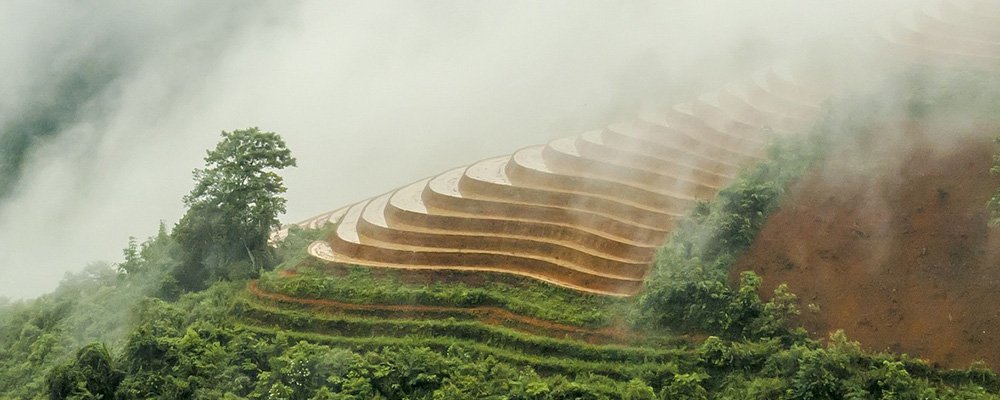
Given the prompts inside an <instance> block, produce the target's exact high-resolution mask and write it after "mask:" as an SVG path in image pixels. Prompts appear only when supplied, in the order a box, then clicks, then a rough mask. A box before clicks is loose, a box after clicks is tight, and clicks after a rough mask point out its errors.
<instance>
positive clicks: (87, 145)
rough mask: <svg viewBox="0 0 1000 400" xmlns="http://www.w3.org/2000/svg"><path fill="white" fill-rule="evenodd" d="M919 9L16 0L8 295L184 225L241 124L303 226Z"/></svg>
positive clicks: (7, 197)
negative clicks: (221, 139) (262, 135)
mask: <svg viewBox="0 0 1000 400" xmlns="http://www.w3.org/2000/svg"><path fill="white" fill-rule="evenodd" d="M904 3H905V2H904V1H902V0H897V1H887V2H880V3H879V4H877V5H876V4H871V3H870V2H863V1H859V0H851V1H841V2H821V1H802V0H771V1H763V2H742V1H736V0H712V1H702V0H697V1H695V0H685V1H670V2H663V1H633V2H625V3H623V2H618V1H606V2H593V1H588V2H581V1H558V2H557V1H553V2H529V1H524V2H517V1H495V2H486V1H476V2H459V1H436V2H419V3H417V2H412V3H410V2H372V1H359V2H320V1H316V2H310V1H299V2H286V1H274V2H255V3H252V4H246V3H244V2H236V1H213V2H201V1H176V2H169V3H161V2H152V1H142V2H125V3H122V2H112V1H98V2H91V3H90V4H87V5H84V4H81V3H79V2H72V1H55V2H31V1H13V2H4V3H2V4H0V71H3V72H2V73H0V157H4V159H3V160H0V173H2V174H3V175H2V176H0V296H8V297H12V298H22V297H33V296H37V295H39V294H42V293H44V292H47V291H50V290H52V289H53V288H54V287H55V286H56V285H57V284H58V282H59V280H60V279H61V277H62V276H63V275H64V274H65V273H66V272H67V271H76V270H79V269H81V268H83V267H84V266H85V265H87V264H88V263H89V262H91V261H94V260H107V261H112V262H114V261H117V260H119V258H120V254H121V249H122V248H123V247H125V245H126V244H127V240H128V237H129V236H136V237H138V238H140V240H142V238H145V237H146V236H149V235H151V234H153V233H154V232H155V230H156V228H157V225H158V221H160V220H164V221H166V223H167V224H168V226H171V225H172V224H173V222H174V221H176V220H177V219H178V218H179V217H180V215H181V214H182V213H183V205H182V203H181V197H182V196H183V195H184V194H186V193H187V192H188V191H189V190H190V188H191V187H192V185H193V182H192V179H191V170H192V169H194V168H198V167H201V166H202V157H204V154H205V150H206V149H208V148H210V147H212V146H213V145H214V143H215V142H216V141H217V139H218V135H219V132H220V131H222V130H233V129H241V128H245V127H248V126H259V127H260V128H261V129H264V130H269V131H275V132H278V133H279V134H281V135H282V136H283V137H284V138H285V139H286V141H287V143H288V147H289V148H290V149H291V150H292V152H293V154H294V155H295V156H296V157H297V159H298V167H297V168H294V169H291V170H288V171H285V173H284V176H285V178H286V185H287V186H288V188H289V191H288V193H287V198H288V200H289V201H288V214H287V215H285V216H284V217H283V220H284V221H286V222H291V221H296V220H300V219H303V218H306V217H308V216H310V215H314V214H319V213H321V212H323V211H327V210H330V209H333V208H338V207H340V206H342V205H345V204H348V203H351V202H354V201H357V200H360V199H363V198H366V197H370V196H372V195H376V194H378V193H382V192H385V191H387V190H389V189H392V188H394V187H398V186H401V185H404V184H407V183H409V182H412V181H415V180H417V179H420V178H423V177H425V176H429V175H432V174H435V173H438V172H441V171H444V170H446V169H448V168H451V167H455V166H458V165H463V164H468V163H471V162H474V161H476V160H479V159H483V158H487V157H490V156H495V155H502V154H507V153H511V152H512V151H514V150H516V149H518V148H520V147H524V146H527V145H532V144H538V143H543V142H545V141H547V140H550V139H552V138H556V137H560V136H566V135H572V134H576V133H579V132H581V131H583V130H586V129H591V128H596V127H601V126H603V125H606V124H608V123H609V122H612V121H616V120H621V119H624V118H628V117H629V116H631V115H633V114H634V113H635V112H636V111H638V110H639V109H640V108H641V107H643V106H646V105H650V104H669V103H671V102H673V101H678V100H684V99H687V98H690V97H693V96H695V95H697V94H698V93H700V92H701V91H704V90H709V89H712V88H716V87H719V86H720V85H721V84H723V83H725V82H726V81H728V80H730V79H732V78H735V77H740V76H743V75H746V74H747V73H749V72H751V71H752V70H754V69H755V68H757V67H760V66H761V65H765V64H767V63H769V62H771V61H772V60H774V59H776V58H780V57H783V56H786V55H789V54H796V53H799V52H801V51H802V50H803V49H808V48H810V46H813V45H814V44H815V41H816V40H818V39H823V38H828V37H831V36H836V35H842V34H843V33H844V32H851V31H853V30H856V29H858V27H861V26H865V24H866V23H868V21H870V20H872V19H873V18H877V17H879V16H882V15H885V14H886V13H887V12H889V11H891V10H896V9H899V8H900V6H901V5H903V4H904ZM25 138H27V139H25Z"/></svg>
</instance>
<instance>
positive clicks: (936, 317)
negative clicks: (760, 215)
mask: <svg viewBox="0 0 1000 400" xmlns="http://www.w3.org/2000/svg"><path fill="white" fill-rule="evenodd" d="M884 128H885V131H886V132H885V133H884V134H883V132H879V133H878V134H875V135H872V136H871V137H870V138H869V139H867V140H860V141H858V142H855V143H851V144H848V145H845V146H840V147H838V149H837V150H835V151H834V152H833V154H832V155H831V156H830V157H829V158H828V159H827V160H826V161H825V162H822V163H820V164H821V168H816V169H814V170H813V171H811V172H810V173H808V174H807V175H806V176H804V177H803V178H802V179H800V180H799V181H798V182H797V183H795V184H794V185H793V186H792V187H791V189H790V191H789V194H788V196H787V197H786V199H785V202H784V204H783V205H782V206H781V208H780V209H779V211H778V212H776V213H775V214H774V215H773V216H772V217H771V218H770V219H769V220H768V222H767V224H766V226H765V227H764V229H763V230H762V232H761V233H760V234H759V235H758V236H757V239H756V241H755V242H754V244H753V246H752V248H751V249H750V251H749V252H748V253H747V254H746V255H745V256H744V257H743V258H742V259H741V260H739V262H738V263H737V266H736V268H734V269H733V274H734V276H735V274H737V273H738V272H739V271H743V270H747V269H752V270H754V271H756V272H757V273H758V274H760V275H762V276H763V278H764V285H765V287H764V288H762V294H765V295H766V294H767V293H770V292H771V291H772V290H773V289H774V287H775V286H777V285H778V284H780V283H782V282H785V283H788V286H789V288H790V289H791V290H792V292H794V293H796V294H797V295H798V296H799V300H800V303H801V306H802V316H801V318H800V320H801V323H802V324H803V326H805V327H806V329H808V330H809V331H810V332H811V333H812V334H813V335H814V336H816V337H818V338H822V337H826V336H827V334H828V333H829V332H831V331H834V330H837V329H843V330H844V331H845V332H846V333H847V335H848V337H850V338H852V339H853V340H857V341H859V342H861V343H862V344H863V345H864V346H865V347H867V348H869V349H871V350H876V351H881V350H890V351H893V352H897V353H907V354H910V355H912V356H918V357H921V358H925V359H928V360H930V361H932V362H935V363H938V364H940V365H943V366H947V367H965V366H967V365H969V364H970V363H971V362H974V361H976V360H983V361H985V362H986V363H987V364H988V365H989V366H991V367H992V368H994V369H997V368H1000V296H998V293H1000V230H997V229H1000V228H996V229H990V228H989V227H988V226H987V221H988V214H987V213H986V211H985V204H986V202H987V200H988V199H989V198H990V196H991V194H992V192H993V191H994V190H995V189H996V188H997V187H998V186H1000V179H998V178H997V177H994V176H991V175H990V174H989V169H990V165H991V157H992V155H993V153H994V152H995V151H996V148H995V147H994V145H993V144H992V142H991V140H990V138H991V137H992V136H993V135H996V134H998V133H1000V124H996V123H993V124H990V123H969V122H967V121H939V122H938V123H920V124H916V123H912V122H910V123H903V124H897V125H888V124H887V125H886V126H885V127H884ZM894 128H899V129H894ZM893 132H898V133H893ZM809 304H814V305H816V306H818V310H817V309H816V307H811V308H812V310H810V307H808V305H809Z"/></svg>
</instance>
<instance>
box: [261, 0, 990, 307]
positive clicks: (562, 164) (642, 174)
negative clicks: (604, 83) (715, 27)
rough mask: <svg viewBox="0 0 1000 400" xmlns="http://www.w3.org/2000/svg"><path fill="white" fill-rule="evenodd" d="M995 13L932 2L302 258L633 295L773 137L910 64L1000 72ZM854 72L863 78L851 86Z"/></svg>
mask: <svg viewBox="0 0 1000 400" xmlns="http://www.w3.org/2000/svg"><path fill="white" fill-rule="evenodd" d="M998 11H1000V6H997V4H996V3H994V2H990V1H977V0H940V1H934V2H929V3H927V4H925V5H924V6H922V7H920V8H917V9H913V10H906V11H905V12H902V13H900V14H898V15H895V16H892V17H890V18H887V19H886V20H885V21H880V22H879V23H876V24H874V28H873V29H871V30H870V31H866V32H862V33H860V34H857V35H855V37H854V38H853V40H851V41H849V44H848V45H845V46H844V47H847V48H848V49H847V50H844V51H845V52H846V53H844V54H846V55H848V56H847V57H844V59H843V60H840V61H838V62H836V63H834V64H833V65H835V67H831V66H830V64H829V60H821V61H822V63H819V64H822V65H825V66H824V67H823V68H818V67H817V66H816V65H817V64H818V63H815V62H811V61H810V60H803V61H799V62H796V63H784V64H780V65H777V66H775V67H772V68H770V69H767V70H765V71H763V72H761V73H758V74H756V75H754V76H752V77H751V78H750V79H747V80H745V81H742V82H736V83H733V84H730V85H727V86H725V87H724V88H722V89H720V90H718V91H715V92H712V93H708V94H705V95H704V96H701V97H699V98H698V99H696V100H693V101H690V102H687V103H683V104H679V105H676V106H674V107H672V108H669V109H666V110H657V111H654V112H648V113H645V114H643V115H641V116H639V117H638V118H636V119H635V120H631V121H625V122H621V123H615V124H611V125H609V126H607V127H605V128H603V129H598V130H594V131H590V132H585V133H582V134H580V135H577V136H572V137H566V138H561V139H557V140H553V141H551V142H549V143H547V144H544V145H538V146H530V147H526V148H523V149H521V150H519V151H517V152H515V153H514V154H512V155H508V156H500V157H495V158H490V159H486V160H483V161H480V162H477V163H474V164H472V165H469V166H463V167H458V168H455V169H452V170H449V171H446V172H444V173H442V174H440V175H437V176H433V177H430V178H427V179H424V180H421V181H418V182H414V183H412V184H410V185H407V186H404V187H402V188H399V189H395V190H392V191H389V192H387V193H385V194H383V195H380V196H377V197H374V198H372V199H369V200H365V201H361V202H359V203H357V204H353V205H349V206H346V207H344V208H341V209H338V210H336V211H333V212H329V213H325V214H322V215H319V216H317V217H315V218H312V219H310V220H307V221H304V222H302V223H300V224H299V225H301V226H307V227H318V226H322V225H324V224H327V223H336V224H337V228H336V230H335V231H334V232H332V233H331V234H330V235H329V237H327V238H326V239H325V240H322V241H317V242H315V243H312V244H311V245H310V246H309V252H310V254H312V255H313V256H314V257H317V258H319V259H322V260H325V261H329V262H331V263H339V264H351V265H365V266H370V267H383V268H399V269H409V270H444V269H447V270H465V271H479V272H489V273H505V274H516V275H521V276H527V277H531V278H534V279H538V280H541V281H545V282H549V283H553V284H556V285H560V286H564V287H568V288H572V289H575V290H580V291H585V292H590V293H597V294H603V295H613V296H629V295H634V294H636V293H638V292H639V291H640V290H641V289H642V286H643V280H644V278H645V277H646V275H647V274H648V272H649V268H650V263H651V261H652V257H653V255H654V253H655V251H656V249H657V248H658V246H660V245H662V244H663V243H664V241H665V240H666V239H667V237H668V236H669V234H670V232H671V229H672V227H673V226H674V224H675V222H676V221H677V220H678V218H679V217H681V216H683V215H684V214H685V213H687V212H688V211H689V210H691V209H692V207H694V206H695V205H696V204H697V203H698V202H700V201H705V200H710V199H712V198H713V196H714V195H715V194H716V193H717V191H718V190H719V189H720V188H721V187H724V186H726V185H727V184H728V183H729V182H731V181H732V180H733V178H734V176H735V175H736V174H737V173H738V172H739V171H740V170H741V169H742V168H745V167H746V166H748V165H753V164H754V163H756V162H758V161H760V160H761V159H763V157H765V149H766V147H767V145H768V143H769V142H770V141H771V140H772V139H773V138H774V137H776V136H781V135H793V134H798V133H803V132H807V131H808V130H809V127H810V126H811V125H812V124H813V122H814V121H815V119H816V118H817V115H818V113H819V110H820V106H821V104H822V103H823V101H824V100H825V99H826V98H828V97H829V96H830V95H831V94H833V93H837V92H840V91H844V90H848V89H849V88H850V87H852V85H853V84H855V83H862V82H860V81H864V80H866V79H867V80H870V79H879V76H881V75H882V74H886V73H891V71H893V70H895V69H898V68H900V67H902V66H905V65H908V64H911V63H914V62H916V63H922V64H932V65H948V66H960V67H963V68H967V67H972V68H995V67H996V66H998V65H1000V41H998V38H1000V28H997V26H1000V24H997V22H998V21H1000V20H998V18H1000V17H998V16H1000V12H998ZM862 70H864V72H865V74H864V76H865V78H862V77H861V76H858V75H855V73H857V72H860V71H862ZM873 70H875V71H877V72H873ZM852 79H853V80H852ZM280 235H281V233H279V236H280Z"/></svg>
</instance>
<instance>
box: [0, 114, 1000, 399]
mask: <svg viewBox="0 0 1000 400" xmlns="http://www.w3.org/2000/svg"><path fill="white" fill-rule="evenodd" d="M921 99H922V98H921ZM921 101H923V100H921ZM869 105H870V103H866V102H865V101H863V99H857V98H854V99H847V100H845V101H844V102H841V103H837V104H831V105H829V107H828V113H827V115H826V117H825V118H824V119H823V120H822V121H821V122H820V123H818V124H817V127H816V129H815V130H814V132H813V134H812V135H808V136H803V137H799V138H785V139H779V140H777V141H776V144H775V146H774V147H773V149H772V151H771V154H770V156H771V158H770V160H769V161H768V162H765V163H762V164H761V165H759V166H757V167H755V168H753V169H751V170H749V171H747V172H745V173H744V174H743V175H741V176H740V177H739V178H738V179H737V181H736V182H734V183H733V184H732V185H731V186H730V187H729V188H727V189H725V190H723V191H722V192H721V193H720V194H719V196H718V198H717V199H716V200H715V201H713V202H711V203H704V204H701V205H699V206H698V207H697V208H696V209H695V210H694V211H693V212H692V213H691V215H690V216H689V217H688V218H687V219H686V220H684V221H683V222H681V223H680V225H679V227H678V228H677V231H676V234H675V235H674V237H673V238H672V239H671V240H670V242H669V243H668V244H667V245H666V246H664V247H663V249H662V250H661V251H660V253H659V255H658V257H657V261H656V264H655V266H654V271H653V274H652V275H651V277H650V279H649V281H648V282H647V289H646V290H645V291H644V292H643V294H642V295H641V296H639V297H638V298H635V299H629V300H621V299H608V298H603V297H598V296H591V295H583V294H579V293H575V292H572V291H569V290H566V289H561V288H555V287H552V286H550V285H545V284H540V283H536V282H532V281H529V280H523V279H520V278H510V279H498V280H495V281H494V280H484V281H483V282H461V281H458V282H451V283H434V284H430V285H428V284H424V283H421V282H419V281H411V280H408V279H407V278H406V277H404V276H402V275H398V274H393V273H384V272H379V273H376V272H373V271H371V270H369V269H365V268H360V267H351V266H343V267H338V269H331V267H329V266H326V265H323V264H321V263H318V262H316V261H312V260H310V259H309V258H308V257H307V256H306V255H305V253H304V251H303V250H304V248H305V245H306V244H307V243H308V242H309V241H311V240H313V239H315V238H319V237H322V236H323V235H324V232H322V231H298V230H293V232H292V233H291V235H290V236H289V238H288V239H286V241H285V242H284V243H283V244H282V245H281V246H280V247H279V248H278V250H277V252H276V254H275V255H274V257H273V259H268V260H267V261H266V262H265V261H263V260H261V257H258V255H259V254H262V253H255V252H254V248H251V247H250V246H249V245H248V246H242V251H239V250H241V246H233V245H234V244H240V245H242V244H248V243H249V242H245V241H243V240H242V239H235V240H234V239H232V238H233V237H229V238H228V239H226V238H225V237H224V235H221V234H216V233H212V234H206V235H205V236H199V237H202V238H203V239H204V241H205V242H204V243H198V242H197V241H195V242H191V241H189V240H188V241H186V239H185V235H187V233H184V229H189V228H191V226H189V225H186V224H189V223H194V218H189V219H188V222H182V223H179V224H178V226H177V227H175V228H174V230H173V232H168V231H167V229H166V227H165V226H163V225H161V229H160V232H159V233H158V234H157V235H156V236H154V237H151V238H149V239H148V240H145V241H143V242H142V243H137V242H136V241H134V240H133V241H130V243H129V244H128V245H127V247H126V248H125V250H124V260H123V261H122V262H121V263H119V264H115V265H114V266H112V265H107V264H95V265H93V266H91V267H88V268H87V269H86V270H85V271H84V272H82V273H80V274H75V275H70V276H67V278H66V279H65V280H64V282H63V283H62V285H61V286H60V288H59V289H58V290H57V291H56V292H54V293H52V294H49V295H46V296H43V297H41V298H39V299H36V300H32V301H24V302H14V303H11V304H6V305H4V304H0V398H16V399H21V398H25V399H43V398H50V399H65V398H76V399H97V398H103V399H111V398H116V399H140V398H141V399H145V398H154V399H179V398H204V399H303V400H305V399H371V398H384V399H398V398H412V399H619V398H620V399H675V398H683V399H708V398H713V399H867V398H874V399H988V398H1000V380H998V378H997V376H996V374H995V373H993V372H992V371H990V370H988V369H986V368H984V367H982V366H973V367H971V368H969V369H966V370H943V369H939V368H935V367H932V366H930V365H928V364H927V363H926V362H924V361H921V360H915V359H911V358H908V357H905V356H897V355H890V354H872V353H867V352H865V351H863V350H862V349H861V348H860V346H859V345H858V344H857V343H855V342H852V341H850V340H849V339H848V338H847V337H845V336H844V334H843V333H839V332H838V333H834V334H833V335H831V337H830V338H828V340H825V341H817V340H812V339H810V338H807V337H806V336H805V335H804V333H803V332H802V331H801V330H799V329H795V327H794V326H792V325H791V324H789V317H790V316H794V315H795V314H796V313H797V312H798V309H797V303H796V301H795V296H794V294H792V293H789V292H788V291H787V289H784V288H783V287H779V289H778V290H777V291H775V292H774V293H773V294H770V296H769V299H767V300H765V299H762V298H761V297H759V295H758V289H759V287H760V285H761V280H760V279H761V278H760V277H758V276H756V275H753V274H751V273H746V274H744V275H742V276H741V280H740V282H738V283H735V282H729V280H728V270H729V266H730V265H731V264H732V262H733V261H734V260H735V259H736V258H737V257H738V256H739V255H740V253H741V252H743V251H744V250H745V249H746V248H748V246H749V245H750V244H751V242H752V240H753V239H754V237H755V236H756V233H757V232H758V230H759V229H760V228H761V226H762V225H763V223H764V222H765V221H766V220H767V217H768V215H769V214H770V213H771V212H773V211H774V210H776V209H777V208H778V207H779V206H780V202H781V200H782V195H783V193H784V191H785V189H786V188H787V187H788V185H789V184H790V183H791V182H793V181H794V180H795V178H796V177H797V176H799V175H800V174H802V173H803V171H805V169H806V168H807V167H808V166H809V165H810V164H811V163H812V162H813V161H814V160H816V159H818V158H821V157H823V155H824V154H825V152H826V151H827V150H828V149H829V148H830V146H834V145H836V143H831V142H832V141H833V140H832V139H831V138H833V137H838V135H839V137H845V136H849V135H848V134H850V135H864V134H866V133H867V129H869V128H868V127H869V125H870V123H871V121H872V120H874V119H875V117H876V116H877V115H878V114H879V113H881V111H882V110H883V109H880V108H875V107H869ZM903 105H904V106H912V103H911V104H909V105H907V104H903ZM895 107H898V105H897V106H895ZM904 109H906V107H904ZM913 109H914V108H913V107H910V108H909V110H911V111H912V110H913ZM924 111H926V110H921V112H924ZM838 140H839V139H838ZM281 147H282V148H283V143H282V144H281ZM201 176H205V175H201ZM278 184H279V186H280V180H279V181H278ZM272 187H273V186H272ZM192 193H193V195H192V196H191V197H189V199H194V198H196V197H197V196H196V195H195V194H196V193H197V189H196V191H193V192H192ZM277 193H278V192H273V193H272V194H274V195H276V194H277ZM199 204H201V203H200V202H198V201H189V202H188V206H189V207H190V210H191V211H189V214H190V213H196V212H202V211H203V210H200V209H199V208H200V207H203V206H200V205H199ZM282 204H283V203H282ZM265 214H266V213H265ZM268 215H269V214H268ZM216 216H218V215H216ZM213 218H214V217H213ZM217 221H221V219H220V220H217ZM258 226H263V225H258ZM216 232H217V231H216ZM257 233H259V231H257ZM257 238H258V239H259V236H258V237H257ZM216 241H221V242H220V243H227V244H226V245H225V246H223V247H220V248H213V247H212V246H216V245H218V243H216ZM258 243H259V242H258ZM191 246H202V247H200V248H199V249H201V250H205V249H209V250H208V251H209V253H212V252H215V251H219V252H222V253H224V254H227V255H228V256H229V257H231V258H213V259H212V260H214V261H212V262H214V264H213V263H207V262H206V260H207V258H206V257H205V255H206V254H208V253H198V254H199V255H198V256H197V257H193V256H192V247H191ZM206 246H208V247H206ZM248 248H249V251H248ZM258 250H259V249H258ZM244 255H245V256H244ZM268 257H271V256H265V257H263V258H268ZM192 260H196V261H198V263H195V264H191V262H192ZM258 262H261V263H262V264H260V265H257V266H254V264H255V263H258ZM271 262H274V263H280V266H279V267H278V268H277V270H276V271H274V272H266V269H268V268H269V267H270V264H268V263H271ZM209 264H211V265H209ZM199 265H200V267H199ZM248 265H249V267H248ZM178 268H204V269H206V270H205V271H202V273H203V275H201V278H200V279H201V280H199V281H198V282H193V283H194V285H185V284H178V282H177V281H175V280H174V277H176V274H177V271H178ZM261 270H265V272H263V273H262V275H261V277H260V279H259V281H258V282H257V285H258V287H259V288H261V289H262V290H265V291H267V292H270V293H276V294H285V295H292V296H294V297H296V298H301V299H313V300H330V301H338V302H344V303H351V304H357V305H371V304H379V305H426V306H431V305H433V306H446V307H453V308H455V309H466V308H471V307H484V306H488V307H496V308H501V309H505V310H509V311H513V312H515V313H517V314H520V315H524V316H530V317H533V318H537V319H539V320H544V321H548V322H552V323H560V324H565V325H567V326H571V327H575V328H580V329H598V328H600V329H605V328H622V327H624V326H628V327H630V328H631V329H630V331H631V332H639V333H640V334H641V335H643V337H644V338H646V339H650V338H655V339H656V340H638V341H620V342H615V343H610V344H609V343H606V342H601V343H600V344H598V343H596V342H587V341H585V340H577V339H573V338H572V337H570V335H566V336H567V337H563V336H560V335H553V334H552V333H553V332H545V331H544V330H545V329H541V331H532V329H528V328H525V327H522V326H517V324H510V323H509V322H510V321H488V320H482V319H477V318H467V317H463V316H462V314H460V313H454V314H447V313H446V314H444V315H423V314H420V313H411V314H407V315H399V314H394V313H381V314H380V313H379V312H358V313H350V312H344V311H343V310H336V309H333V308H323V307H315V306H311V305H309V304H288V303H283V302H280V301H274V300H269V299H267V298H263V297H258V296H255V295H253V293H252V292H249V291H247V290H246V287H247V281H246V278H248V277H253V276H255V275H256V274H258V273H261ZM240 271H242V272H240ZM201 286H204V288H201Z"/></svg>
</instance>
